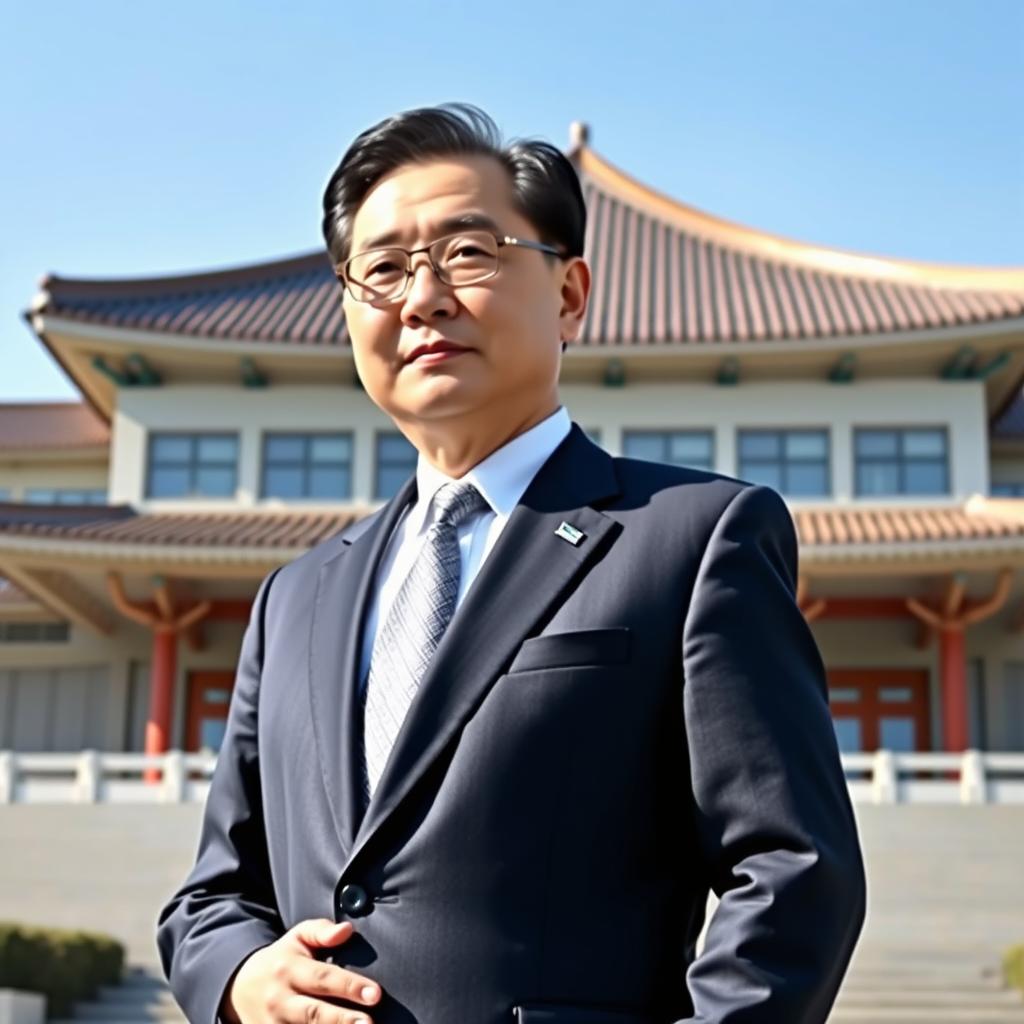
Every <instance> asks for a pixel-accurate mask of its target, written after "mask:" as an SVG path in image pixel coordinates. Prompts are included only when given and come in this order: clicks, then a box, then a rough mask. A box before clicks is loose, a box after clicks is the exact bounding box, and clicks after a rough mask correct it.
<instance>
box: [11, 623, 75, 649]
mask: <svg viewBox="0 0 1024 1024" xmlns="http://www.w3.org/2000/svg"><path fill="white" fill-rule="evenodd" d="M70 635H71V629H70V626H69V624H68V623H67V622H0V644H55V643H56V644H61V643H67V641H68V639H69V637H70Z"/></svg>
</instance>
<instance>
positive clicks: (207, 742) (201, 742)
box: [185, 669, 235, 754]
mask: <svg viewBox="0 0 1024 1024" xmlns="http://www.w3.org/2000/svg"><path fill="white" fill-rule="evenodd" d="M234 685H235V673H234V671H233V670H231V669H214V670H203V671H201V672H190V673H189V677H188V702H187V717H186V719H185V749H186V750H189V751H194V752H199V751H201V752H204V753H213V754H216V753H217V752H218V751H219V750H220V745H221V742H222V741H223V739H224V732H225V730H226V728H227V721H228V705H229V704H230V702H231V690H232V688H233V687H234Z"/></svg>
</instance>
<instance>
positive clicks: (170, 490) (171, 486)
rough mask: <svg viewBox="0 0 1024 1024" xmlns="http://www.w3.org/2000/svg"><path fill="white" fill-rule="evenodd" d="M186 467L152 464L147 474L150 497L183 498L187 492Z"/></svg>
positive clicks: (187, 474)
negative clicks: (148, 474)
mask: <svg viewBox="0 0 1024 1024" xmlns="http://www.w3.org/2000/svg"><path fill="white" fill-rule="evenodd" d="M188 478H189V473H188V470H187V469H178V468H176V467H173V466H170V467H166V468H164V467H161V466H154V467H153V469H152V470H151V472H150V476H149V496H150V497H151V498H183V497H184V496H185V495H186V494H188Z"/></svg>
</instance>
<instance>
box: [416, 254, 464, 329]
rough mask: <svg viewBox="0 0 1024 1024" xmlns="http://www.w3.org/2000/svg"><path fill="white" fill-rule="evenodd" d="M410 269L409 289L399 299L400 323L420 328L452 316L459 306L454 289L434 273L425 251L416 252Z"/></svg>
mask: <svg viewBox="0 0 1024 1024" xmlns="http://www.w3.org/2000/svg"><path fill="white" fill-rule="evenodd" d="M417 257H419V262H417V261H416V260H417ZM411 271H412V278H411V280H410V281H409V288H408V290H407V291H406V293H405V297H404V298H403V299H402V322H403V323H404V324H406V325H407V326H410V327H419V326H422V325H423V324H426V323H431V322H432V321H434V320H437V319H444V318H449V319H450V318H451V317H453V316H454V315H455V311H456V309H457V308H458V304H457V303H456V301H455V291H454V289H453V288H452V287H451V285H448V284H445V283H444V281H442V280H441V279H440V278H439V277H438V276H437V274H435V273H434V268H433V267H432V266H431V265H430V260H429V259H427V255H426V253H417V254H416V256H414V257H413V262H412V267H411Z"/></svg>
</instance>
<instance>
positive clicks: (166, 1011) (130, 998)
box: [47, 967, 188, 1024]
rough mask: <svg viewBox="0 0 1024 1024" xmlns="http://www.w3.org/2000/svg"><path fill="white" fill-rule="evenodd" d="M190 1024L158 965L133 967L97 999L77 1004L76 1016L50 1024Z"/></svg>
mask: <svg viewBox="0 0 1024 1024" xmlns="http://www.w3.org/2000/svg"><path fill="white" fill-rule="evenodd" d="M85 1022H92V1024H188V1022H187V1021H186V1020H185V1015H184V1014H183V1013H182V1012H181V1009H180V1008H179V1006H178V1004H177V1003H176V1002H175V1001H174V997H173V996H172V995H171V991H170V989H169V988H168V987H167V982H166V981H164V977H163V974H161V973H160V971H159V969H158V968H154V967H148V968H147V967H129V968H128V969H127V970H126V971H125V974H124V980H123V981H122V982H121V984H120V985H112V986H104V987H103V988H102V989H101V990H100V992H99V995H98V996H97V997H96V999H94V1000H92V1001H90V1002H87V1003H75V1007H74V1017H73V1018H71V1019H63V1020H62V1019H54V1020H50V1021H48V1022H47V1024H85Z"/></svg>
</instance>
